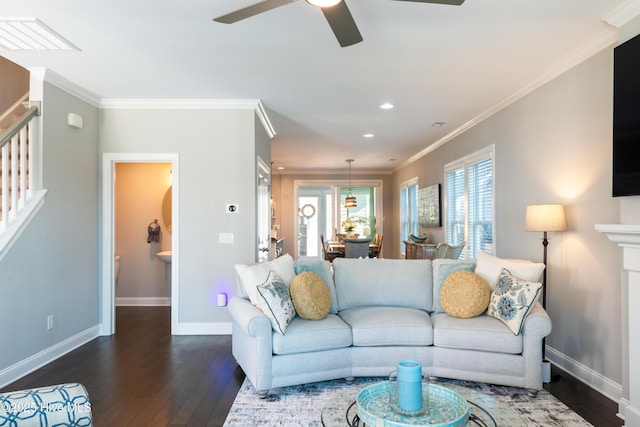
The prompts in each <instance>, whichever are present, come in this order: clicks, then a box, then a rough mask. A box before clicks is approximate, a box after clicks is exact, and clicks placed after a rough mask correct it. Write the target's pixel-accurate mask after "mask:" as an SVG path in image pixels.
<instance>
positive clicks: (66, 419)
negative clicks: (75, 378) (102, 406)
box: [0, 384, 93, 426]
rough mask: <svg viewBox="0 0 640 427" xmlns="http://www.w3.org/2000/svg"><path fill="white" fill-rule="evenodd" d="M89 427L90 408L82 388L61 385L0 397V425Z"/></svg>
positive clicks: (73, 385)
mask: <svg viewBox="0 0 640 427" xmlns="http://www.w3.org/2000/svg"><path fill="white" fill-rule="evenodd" d="M3 421H6V422H8V423H9V424H7V425H12V426H13V425H18V426H20V425H25V426H26V425H29V426H53V425H56V426H57V425H74V426H92V425H93V420H92V417H91V404H90V403H89V395H88V393H87V389H86V388H84V386H83V385H82V384H60V385H53V386H48V387H40V388H33V389H29V390H19V391H11V392H8V393H0V425H5V423H4V422H3Z"/></svg>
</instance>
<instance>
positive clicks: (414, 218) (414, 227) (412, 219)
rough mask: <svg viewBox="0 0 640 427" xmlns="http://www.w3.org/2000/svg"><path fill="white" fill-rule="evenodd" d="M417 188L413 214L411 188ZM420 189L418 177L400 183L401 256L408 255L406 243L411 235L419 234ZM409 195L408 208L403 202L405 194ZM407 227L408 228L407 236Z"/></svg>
mask: <svg viewBox="0 0 640 427" xmlns="http://www.w3.org/2000/svg"><path fill="white" fill-rule="evenodd" d="M414 186H415V200H414V201H413V208H414V209H413V212H412V204H411V200H410V199H411V191H410V188H411V187H414ZM419 189H420V185H419V181H418V177H414V178H411V179H409V180H406V181H404V182H401V183H400V186H399V191H398V194H399V200H398V207H399V209H398V213H399V215H398V236H399V240H400V254H401V255H403V256H404V255H406V248H405V244H404V241H405V240H409V234H411V233H418V232H419V225H418V190H419ZM405 191H406V193H407V200H406V206H403V205H404V204H405V201H404V200H403V196H404V192H405ZM404 209H406V212H407V220H406V221H405V219H404ZM405 226H406V228H407V230H406V234H405V229H404V228H405Z"/></svg>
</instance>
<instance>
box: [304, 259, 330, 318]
mask: <svg viewBox="0 0 640 427" xmlns="http://www.w3.org/2000/svg"><path fill="white" fill-rule="evenodd" d="M294 268H295V272H296V274H300V273H302V272H305V271H312V272H314V273H316V274H317V275H318V276H320V277H321V278H322V280H324V283H325V284H326V285H327V287H328V288H329V294H331V309H330V310H329V313H331V314H337V313H338V299H337V297H336V285H335V283H334V282H333V271H331V263H330V262H329V261H326V260H323V261H300V260H297V261H296V262H295V267H294Z"/></svg>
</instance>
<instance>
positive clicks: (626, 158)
mask: <svg viewBox="0 0 640 427" xmlns="http://www.w3.org/2000/svg"><path fill="white" fill-rule="evenodd" d="M613 58H614V59H613V78H614V80H613V196H614V197H618V196H636V195H640V35H638V36H636V37H634V38H632V39H631V40H628V41H626V42H625V43H623V44H621V45H620V46H618V47H616V48H615V49H614V54H613Z"/></svg>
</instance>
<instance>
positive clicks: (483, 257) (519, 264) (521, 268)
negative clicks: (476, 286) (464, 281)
mask: <svg viewBox="0 0 640 427" xmlns="http://www.w3.org/2000/svg"><path fill="white" fill-rule="evenodd" d="M544 267H545V266H544V264H543V263H539V262H531V261H525V260H520V259H502V258H498V257H495V256H493V255H489V254H487V253H485V252H478V261H477V262H476V269H475V273H476V274H479V275H480V276H482V277H483V278H484V280H486V281H487V282H488V283H489V287H490V288H491V289H492V290H493V289H495V287H496V282H497V281H498V276H500V271H502V269H503V268H506V269H507V270H509V271H510V272H511V274H513V275H514V276H516V277H519V278H521V279H524V280H531V281H534V282H537V281H538V280H540V276H541V275H542V271H543V270H544Z"/></svg>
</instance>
